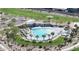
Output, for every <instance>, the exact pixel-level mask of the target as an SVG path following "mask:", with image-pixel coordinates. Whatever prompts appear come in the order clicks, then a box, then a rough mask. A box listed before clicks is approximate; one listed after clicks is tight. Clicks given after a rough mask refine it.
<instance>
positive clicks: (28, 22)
mask: <svg viewBox="0 0 79 59" xmlns="http://www.w3.org/2000/svg"><path fill="white" fill-rule="evenodd" d="M26 23H27V24H33V23H35V20H34V19H29V20H28V21H27V22H26Z"/></svg>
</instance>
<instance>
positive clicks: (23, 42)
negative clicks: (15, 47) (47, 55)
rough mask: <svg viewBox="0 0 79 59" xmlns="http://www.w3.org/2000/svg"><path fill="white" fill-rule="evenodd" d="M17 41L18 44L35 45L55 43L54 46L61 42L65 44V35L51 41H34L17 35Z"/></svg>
mask: <svg viewBox="0 0 79 59" xmlns="http://www.w3.org/2000/svg"><path fill="white" fill-rule="evenodd" d="M15 41H16V43H18V44H22V45H25V46H26V45H35V46H48V45H53V46H57V45H59V44H63V43H64V37H61V36H60V37H59V38H57V39H56V40H54V41H51V43H49V42H47V41H46V42H33V41H27V40H24V39H22V38H21V37H20V36H16V39H15Z"/></svg>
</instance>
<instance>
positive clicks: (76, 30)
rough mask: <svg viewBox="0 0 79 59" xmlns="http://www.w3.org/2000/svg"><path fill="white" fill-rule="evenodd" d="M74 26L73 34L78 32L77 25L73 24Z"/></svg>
mask: <svg viewBox="0 0 79 59" xmlns="http://www.w3.org/2000/svg"><path fill="white" fill-rule="evenodd" d="M74 27H75V34H77V32H78V25H77V24H75V25H74Z"/></svg>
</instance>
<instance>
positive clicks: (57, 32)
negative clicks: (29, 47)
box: [21, 27, 64, 41]
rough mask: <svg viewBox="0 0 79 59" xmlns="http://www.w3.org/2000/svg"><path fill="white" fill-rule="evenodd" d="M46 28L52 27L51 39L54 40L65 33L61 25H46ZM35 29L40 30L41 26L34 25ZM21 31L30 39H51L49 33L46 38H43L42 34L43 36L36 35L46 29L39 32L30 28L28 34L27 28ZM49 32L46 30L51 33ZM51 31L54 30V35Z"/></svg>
mask: <svg viewBox="0 0 79 59" xmlns="http://www.w3.org/2000/svg"><path fill="white" fill-rule="evenodd" d="M43 28H44V27H43ZM45 28H48V29H49V28H50V39H53V40H55V39H54V38H56V37H59V36H61V35H62V34H64V28H59V27H45ZM33 29H34V30H38V29H39V27H34V28H33ZM21 31H22V33H23V34H24V36H25V37H27V39H28V40H37V41H44V40H48V39H49V36H48V35H46V36H45V38H43V37H42V35H41V37H40V36H39V37H38V38H36V35H38V33H39V32H41V33H42V32H43V31H44V30H43V31H38V32H37V31H35V33H34V32H32V30H30V33H28V34H26V33H27V30H26V29H21ZM48 32H49V30H48ZM48 32H47V31H46V33H47V34H49V33H48ZM51 32H54V35H53V36H52V35H51ZM30 34H32V36H30ZM39 34H40V33H39Z"/></svg>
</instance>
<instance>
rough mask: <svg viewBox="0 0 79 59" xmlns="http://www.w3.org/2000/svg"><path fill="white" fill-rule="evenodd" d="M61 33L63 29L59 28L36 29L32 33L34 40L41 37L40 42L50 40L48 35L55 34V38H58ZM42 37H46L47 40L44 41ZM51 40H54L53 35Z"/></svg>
mask: <svg viewBox="0 0 79 59" xmlns="http://www.w3.org/2000/svg"><path fill="white" fill-rule="evenodd" d="M60 31H62V29H61V28H58V27H34V28H32V30H31V33H32V35H33V39H35V38H36V36H37V35H38V36H39V38H38V40H39V41H42V40H48V39H49V37H48V34H51V33H52V32H54V35H53V36H56V35H58V33H60ZM42 35H46V37H45V39H43V37H42ZM50 38H52V35H51V36H50ZM36 40H37V38H36Z"/></svg>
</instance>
